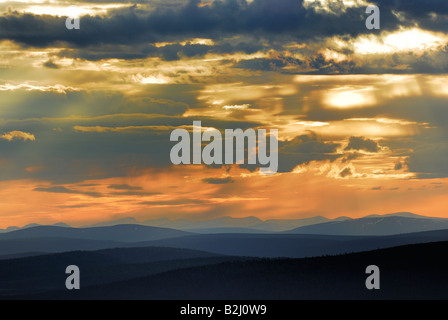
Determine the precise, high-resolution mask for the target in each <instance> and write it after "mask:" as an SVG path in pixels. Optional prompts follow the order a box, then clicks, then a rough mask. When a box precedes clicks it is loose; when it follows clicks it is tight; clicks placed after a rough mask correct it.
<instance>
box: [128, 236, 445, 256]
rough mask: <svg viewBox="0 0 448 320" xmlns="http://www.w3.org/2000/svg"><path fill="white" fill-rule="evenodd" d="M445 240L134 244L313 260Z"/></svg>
mask: <svg viewBox="0 0 448 320" xmlns="http://www.w3.org/2000/svg"><path fill="white" fill-rule="evenodd" d="M433 241H448V230H435V231H426V232H417V233H409V234H401V235H392V236H339V235H313V234H285V233H282V234H277V233H275V234H197V235H190V236H186V237H181V238H172V239H163V240H157V241H150V242H143V243H135V244H134V246H135V245H139V246H140V245H141V246H150V245H152V246H166V247H173V248H186V249H194V250H203V251H207V252H214V253H218V254H225V255H233V256H251V257H291V258H302V257H313V256H320V255H328V254H344V253H351V252H360V251H365V250H374V249H380V248H388V247H394V246H400V245H406V244H414V243H425V242H433Z"/></svg>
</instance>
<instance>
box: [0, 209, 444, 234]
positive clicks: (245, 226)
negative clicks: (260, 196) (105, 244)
mask: <svg viewBox="0 0 448 320" xmlns="http://www.w3.org/2000/svg"><path fill="white" fill-rule="evenodd" d="M388 217H401V218H413V219H429V220H432V221H439V222H440V221H448V219H447V218H438V217H427V216H422V215H418V214H414V213H411V212H396V213H390V214H383V215H378V214H372V215H367V216H364V217H362V218H356V219H354V218H350V217H344V216H341V217H338V218H334V219H330V218H326V217H322V216H315V217H310V218H303V219H268V220H261V219H259V218H257V217H244V218H233V217H221V218H216V219H209V220H203V221H190V220H187V219H174V220H171V219H169V218H160V219H153V220H144V221H137V220H136V219H135V218H133V217H127V218H122V219H117V220H111V221H104V222H98V223H95V224H92V225H86V226H83V227H82V228H96V227H112V226H116V225H141V226H150V227H158V228H169V229H176V230H182V231H191V232H199V233H227V232H228V233H234V232H235V233H246V232H247V233H254V232H257V231H258V232H285V231H292V230H294V231H292V232H296V229H298V228H301V227H306V226H313V225H319V224H324V223H335V224H339V223H341V222H344V221H347V222H348V221H359V220H360V219H366V218H388ZM420 222H421V221H420ZM344 224H345V223H343V224H342V225H344ZM37 226H41V225H39V224H36V223H32V224H28V225H26V226H24V227H22V228H19V227H8V228H7V229H0V235H1V234H3V233H7V232H11V231H16V230H22V229H28V228H32V227H37ZM52 226H61V227H66V228H70V226H69V225H67V224H65V223H61V222H60V223H56V224H54V225H52ZM435 229H440V228H438V227H437V228H435ZM302 230H303V231H304V232H306V233H309V232H311V233H314V231H311V230H313V229H312V228H311V227H309V228H305V229H302ZM425 230H432V229H425V228H423V229H412V230H411V231H410V232H417V231H425ZM337 234H338V233H337Z"/></svg>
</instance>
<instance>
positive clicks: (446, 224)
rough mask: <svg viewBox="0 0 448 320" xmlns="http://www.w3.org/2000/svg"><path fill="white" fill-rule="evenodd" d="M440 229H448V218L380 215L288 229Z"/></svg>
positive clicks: (354, 231)
mask: <svg viewBox="0 0 448 320" xmlns="http://www.w3.org/2000/svg"><path fill="white" fill-rule="evenodd" d="M440 229H448V220H447V219H434V218H431V219H425V218H423V217H419V218H415V217H412V218H411V217H409V216H380V217H370V218H360V219H351V220H344V221H330V222H325V223H319V224H314V225H309V226H304V227H299V228H295V229H293V230H290V231H288V233H300V234H328V235H363V236H366V235H393V234H400V233H411V232H420V231H428V230H440Z"/></svg>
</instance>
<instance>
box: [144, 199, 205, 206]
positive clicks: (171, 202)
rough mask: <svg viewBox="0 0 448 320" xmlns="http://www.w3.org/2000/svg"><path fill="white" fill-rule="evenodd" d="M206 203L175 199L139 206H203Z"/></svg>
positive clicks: (150, 202) (145, 202) (196, 200)
mask: <svg viewBox="0 0 448 320" xmlns="http://www.w3.org/2000/svg"><path fill="white" fill-rule="evenodd" d="M204 203H207V201H204V200H199V199H176V200H166V201H143V202H140V203H139V204H142V205H148V206H179V205H195V204H204Z"/></svg>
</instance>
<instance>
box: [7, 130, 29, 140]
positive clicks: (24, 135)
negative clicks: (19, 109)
mask: <svg viewBox="0 0 448 320" xmlns="http://www.w3.org/2000/svg"><path fill="white" fill-rule="evenodd" d="M0 139H4V140H8V141H12V140H23V141H27V140H30V141H35V140H36V137H35V136H34V134H31V133H28V132H22V131H10V132H6V133H3V134H2V135H1V136H0Z"/></svg>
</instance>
